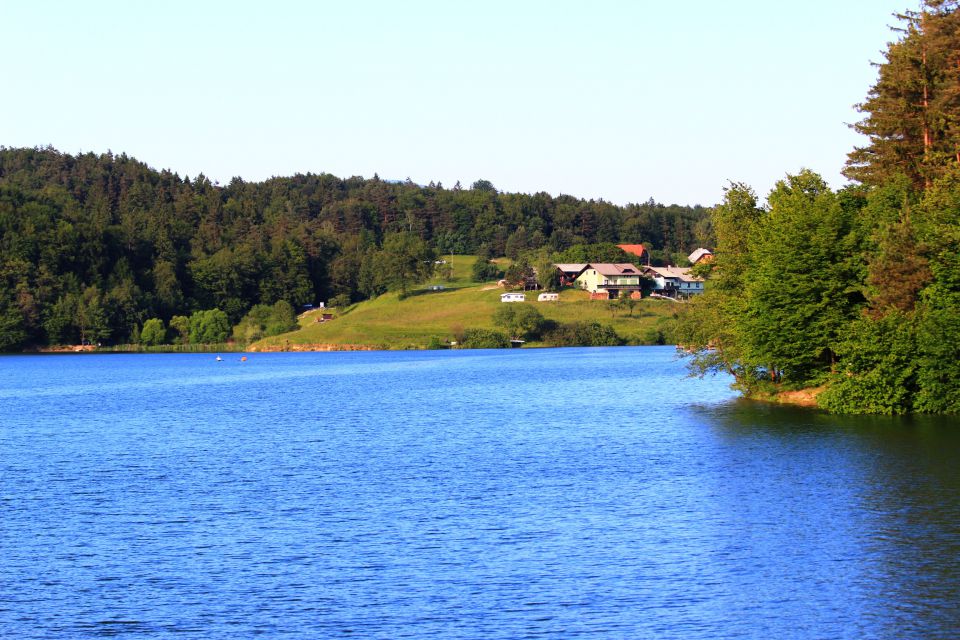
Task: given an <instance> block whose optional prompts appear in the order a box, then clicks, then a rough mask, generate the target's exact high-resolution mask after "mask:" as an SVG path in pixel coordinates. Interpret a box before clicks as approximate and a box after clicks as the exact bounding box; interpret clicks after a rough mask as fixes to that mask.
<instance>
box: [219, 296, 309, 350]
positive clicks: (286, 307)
mask: <svg viewBox="0 0 960 640" xmlns="http://www.w3.org/2000/svg"><path fill="white" fill-rule="evenodd" d="M296 328H297V315H296V313H295V312H294V310H293V306H291V305H290V303H289V302H287V301H286V300H279V301H277V302H276V303H274V304H273V305H272V306H271V305H266V304H257V305H254V306H253V308H252V309H250V311H248V312H247V314H246V315H245V316H244V317H243V319H241V320H240V322H239V323H238V324H237V325H236V326H234V327H233V337H234V339H235V340H238V341H240V342H244V343H251V342H255V341H257V340H259V339H261V338H266V337H269V336H278V335H280V334H281V333H286V332H288V331H292V330H294V329H296Z"/></svg>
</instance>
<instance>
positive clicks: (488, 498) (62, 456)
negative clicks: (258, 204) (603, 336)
mask: <svg viewBox="0 0 960 640" xmlns="http://www.w3.org/2000/svg"><path fill="white" fill-rule="evenodd" d="M957 427H958V425H957V423H956V421H955V419H934V418H913V419H901V418H837V417H832V416H828V415H825V414H822V413H819V412H816V411H807V410H798V409H793V408H789V407H778V406H769V405H763V404H756V403H749V402H743V401H737V400H735V399H734V398H733V394H732V393H731V392H730V391H729V389H728V388H727V381H726V380H724V379H722V378H717V379H708V380H695V379H690V378H687V377H686V376H685V372H684V369H683V366H682V364H680V363H678V362H677V361H676V359H675V357H674V353H673V351H672V349H670V348H658V347H653V348H622V349H555V350H521V351H510V352H505V351H491V352H426V353H424V352H419V353H352V354H336V353H331V354H255V355H253V356H251V357H250V359H249V360H248V362H245V363H241V362H239V360H236V359H229V358H228V359H226V360H225V361H224V362H221V363H217V362H215V361H214V360H213V356H212V354H211V355H209V356H208V355H204V354H198V355H171V356H113V357H99V356H89V357H87V356H85V357H49V358H46V357H45V358H0V551H2V554H3V561H2V562H0V636H3V637H50V638H59V637H88V636H102V635H119V634H127V635H142V636H148V637H166V636H177V637H184V634H186V635H187V636H188V637H190V636H194V637H203V638H233V637H246V636H250V635H254V634H262V635H268V636H271V637H272V636H286V637H298V638H299V637H304V638H313V637H330V636H338V635H355V636H357V637H364V638H400V637H413V638H420V637H427V636H436V637H442V638H478V637H482V638H517V637H555V638H567V637H579V636H587V635H592V636H598V637H616V638H644V637H655V638H684V639H686V638H718V637H722V638H760V637H762V638H768V637H769V638H836V637H851V638H950V637H954V636H955V635H956V629H958V628H960V614H958V613H957V612H956V611H957V609H956V607H955V606H954V605H955V603H956V602H957V600H958V595H960V594H958V593H957V582H958V577H960V576H958V566H957V563H958V562H960V554H958V551H960V549H958V540H960V535H958V534H960V532H958V529H957V526H956V523H957V522H960V518H958V516H960V513H958V510H960V491H958V489H960V486H958V483H960V478H958V474H960V471H958V465H957V464H956V457H957V456H956V452H957V451H958V446H957V445H958V444H960V442H958V437H960V436H958V433H960V430H958V428H957Z"/></svg>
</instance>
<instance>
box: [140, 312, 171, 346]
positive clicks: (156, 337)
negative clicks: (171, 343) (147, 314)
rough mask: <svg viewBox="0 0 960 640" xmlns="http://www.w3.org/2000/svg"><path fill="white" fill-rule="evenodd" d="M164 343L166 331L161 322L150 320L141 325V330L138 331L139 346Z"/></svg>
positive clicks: (159, 320) (157, 319) (155, 319)
mask: <svg viewBox="0 0 960 640" xmlns="http://www.w3.org/2000/svg"><path fill="white" fill-rule="evenodd" d="M166 342H167V329H166V327H164V326H163V320H161V319H160V318H150V319H149V320H147V321H146V322H144V323H143V329H141V331H140V344H144V345H147V346H156V345H161V344H166Z"/></svg>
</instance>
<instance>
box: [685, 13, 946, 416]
mask: <svg viewBox="0 0 960 640" xmlns="http://www.w3.org/2000/svg"><path fill="white" fill-rule="evenodd" d="M957 4H958V3H955V2H942V1H934V0H928V1H927V2H925V3H924V5H923V8H922V10H921V11H919V12H915V13H907V14H904V15H902V16H901V19H902V20H903V23H904V24H903V28H902V29H900V30H899V33H900V38H899V40H897V41H896V42H894V43H892V44H890V46H889V49H888V51H887V53H886V62H884V63H883V64H882V65H880V68H879V79H878V82H877V84H876V85H875V86H874V87H873V88H872V89H871V91H870V94H869V96H868V99H867V100H866V101H865V102H864V103H863V104H862V105H860V109H861V111H862V112H863V113H864V114H865V117H864V119H863V120H862V121H861V122H860V123H858V124H857V125H856V127H857V128H858V129H859V130H860V131H861V132H862V133H865V134H867V136H868V144H867V145H865V146H864V147H862V148H858V149H855V150H854V151H853V152H852V153H851V154H850V157H849V161H848V165H847V167H848V169H847V171H848V174H849V175H850V177H853V178H856V179H857V180H858V184H854V185H851V186H849V187H846V188H844V189H841V190H840V191H837V192H834V191H832V190H831V189H829V188H828V187H827V185H826V184H825V183H824V181H823V180H822V179H821V178H820V177H819V176H817V175H815V174H813V173H810V172H806V171H805V172H801V173H800V174H798V175H794V176H790V177H789V178H787V179H786V180H784V181H782V182H780V183H779V184H777V186H776V187H775V188H774V189H773V191H772V192H771V193H770V194H769V196H768V197H767V201H766V203H765V204H764V205H763V206H761V204H760V203H759V202H758V200H757V197H756V195H755V194H754V193H753V191H752V190H751V189H750V188H749V187H747V186H746V185H742V184H733V185H731V186H730V188H729V189H728V190H727V192H726V197H725V200H724V202H723V204H722V205H719V206H718V207H716V208H715V209H714V212H713V227H714V231H715V234H716V250H715V253H714V256H715V257H714V261H713V262H712V263H711V264H710V265H709V266H707V267H703V268H702V270H703V271H704V272H705V274H706V275H707V276H708V281H707V287H706V289H707V290H706V293H705V294H704V295H703V296H702V297H701V298H700V299H699V300H697V301H695V302H694V303H693V304H691V305H689V306H688V307H687V309H686V313H685V314H684V317H683V318H682V320H681V323H680V327H679V330H678V332H679V335H680V341H681V342H682V343H684V345H685V346H687V347H688V348H690V349H692V350H693V351H694V352H695V356H694V365H695V367H697V368H699V370H700V371H701V372H709V371H717V370H723V371H729V372H730V373H732V374H733V375H734V376H735V377H736V379H737V383H738V384H739V385H740V386H741V388H743V389H745V390H746V391H747V392H748V393H753V394H759V395H762V394H766V393H776V392H778V391H782V390H791V389H802V388H810V387H823V391H822V392H821V393H820V394H819V395H818V402H819V403H820V405H821V406H822V407H824V408H827V409H829V410H831V411H835V412H848V413H907V412H927V413H956V412H958V411H960V126H958V123H960V12H958V11H957Z"/></svg>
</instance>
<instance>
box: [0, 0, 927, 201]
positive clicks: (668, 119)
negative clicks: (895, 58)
mask: <svg viewBox="0 0 960 640" xmlns="http://www.w3.org/2000/svg"><path fill="white" fill-rule="evenodd" d="M914 5H916V1H915V0H910V2H905V1H904V0H901V1H900V2H897V1H893V0H806V1H805V2H802V3H800V2H793V3H780V2H771V1H770V0H763V1H759V0H728V1H727V2H717V1H716V0H709V1H707V0H702V1H701V0H688V1H687V2H682V3H681V2H676V3H673V2H656V3H654V2H649V1H647V0H590V1H587V0H579V1H567V0H555V1H547V0H512V1H501V0H485V1H483V2H463V1H455V0H445V1H433V0H405V1H403V2H400V1H397V0H393V1H377V0H350V1H345V0H340V1H336V2H334V1H327V0H316V1H312V2H311V1H302V2H299V1H284V0H274V1H272V2H262V1H261V2H245V1H242V0H232V1H229V2H219V1H210V2H203V1H200V0H193V1H191V2H185V1H180V0H170V1H165V2H149V3H147V2H131V1H130V0H124V1H122V2H113V1H97V0H89V1H87V2H76V1H75V0H69V1H66V0H65V1H61V2H55V1H52V0H31V1H30V2H23V1H21V0H0V78H2V85H0V86H2V91H0V145H2V146H6V147H37V146H46V145H52V146H54V147H55V148H57V149H59V150H60V151H62V152H65V153H79V152H89V151H92V152H95V153H102V152H106V151H108V150H111V151H113V152H114V153H117V154H119V153H126V154H128V155H130V156H133V157H135V158H137V159H138V160H141V161H143V162H145V163H146V164H148V165H149V166H151V167H154V168H156V169H170V170H172V171H174V172H176V173H178V174H180V175H181V176H183V175H187V176H191V177H193V176H196V175H197V174H198V173H201V172H202V173H203V174H204V175H206V176H207V177H209V178H210V179H211V180H217V181H220V182H222V183H226V182H229V181H230V179H232V178H233V177H234V176H240V177H241V178H243V179H244V180H248V181H257V180H263V179H266V178H269V177H271V176H287V175H293V174H295V173H307V172H312V173H321V172H326V173H332V174H334V175H337V176H340V177H349V176H354V175H359V176H364V177H368V178H369V177H372V176H373V175H374V174H375V173H376V174H378V175H379V176H380V177H381V178H385V179H400V180H402V179H406V178H410V179H411V180H413V181H414V182H416V183H419V184H427V183H429V182H431V181H433V182H440V183H442V184H443V185H444V186H446V187H451V186H453V185H454V183H456V182H457V181H460V182H461V183H462V184H463V185H464V186H468V185H470V184H472V183H473V182H474V181H475V180H478V179H485V180H489V181H490V182H492V183H493V184H494V185H495V186H496V187H497V188H498V189H499V190H501V191H510V192H523V193H535V192H539V191H546V192H548V193H551V194H553V195H558V194H561V193H564V194H569V195H574V196H577V197H582V198H591V199H601V198H602V199H604V200H606V201H609V202H613V203H616V204H626V203H629V202H643V201H646V200H648V199H649V198H653V199H654V200H656V201H658V202H662V203H664V204H672V203H676V204H690V205H693V204H702V205H705V206H707V205H712V204H715V203H716V202H719V201H720V200H721V199H722V197H723V189H724V187H725V186H726V185H727V184H729V181H731V180H732V181H737V182H744V183H746V184H748V185H751V186H752V187H753V188H754V189H755V190H756V191H757V193H758V194H760V195H761V196H765V195H766V194H767V193H768V192H769V190H770V189H771V188H772V187H773V186H774V184H775V183H776V181H777V180H780V179H782V178H783V177H784V176H785V175H787V174H791V173H796V172H797V171H799V170H800V169H803V168H808V169H812V170H814V171H817V172H818V173H820V174H821V175H822V176H823V177H824V178H825V179H826V180H827V182H828V183H830V184H831V186H833V187H835V188H838V187H841V186H843V185H844V184H845V183H846V181H845V179H844V178H843V177H842V176H841V174H840V170H841V169H842V167H843V163H844V161H845V159H846V154H847V153H848V152H849V151H850V150H851V149H852V148H853V146H854V145H857V144H863V139H862V138H860V136H858V135H857V134H856V133H855V132H854V131H852V130H850V129H849V127H848V126H847V124H848V123H852V122H856V121H857V120H859V119H860V118H861V116H860V115H859V114H858V113H857V112H856V110H855V109H854V105H855V104H856V103H858V102H860V101H862V100H863V99H864V97H865V96H866V93H867V91H868V90H869V88H870V86H871V85H872V84H873V82H874V81H875V79H876V69H875V68H874V67H872V66H871V62H878V61H881V60H882V59H883V58H882V52H883V50H884V49H885V48H886V43H887V42H889V41H890V40H892V39H893V38H894V34H893V33H892V32H891V31H890V29H889V26H890V25H892V24H895V23H896V20H895V19H894V18H893V17H892V14H893V13H894V12H897V11H903V10H905V9H909V8H916V7H915V6H914Z"/></svg>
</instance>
